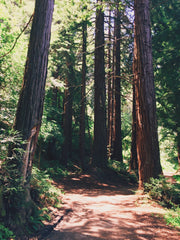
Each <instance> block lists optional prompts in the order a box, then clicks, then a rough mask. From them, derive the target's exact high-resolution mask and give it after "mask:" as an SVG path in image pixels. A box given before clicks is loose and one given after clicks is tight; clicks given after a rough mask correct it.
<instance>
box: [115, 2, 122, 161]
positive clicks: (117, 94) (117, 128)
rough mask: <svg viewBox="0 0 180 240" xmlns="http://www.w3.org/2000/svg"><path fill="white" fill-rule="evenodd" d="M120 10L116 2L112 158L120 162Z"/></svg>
mask: <svg viewBox="0 0 180 240" xmlns="http://www.w3.org/2000/svg"><path fill="white" fill-rule="evenodd" d="M120 17H121V16H120V11H119V4H117V9H116V17H115V63H114V64H115V77H114V78H115V79H114V81H115V93H114V94H115V101H114V108H115V136H114V137H115V138H114V144H113V159H115V160H117V161H120V162H122V161H123V157H122V136H121V78H120V60H121V59H120V38H121V29H120V25H121V23H120Z"/></svg>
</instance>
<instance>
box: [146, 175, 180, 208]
mask: <svg viewBox="0 0 180 240" xmlns="http://www.w3.org/2000/svg"><path fill="white" fill-rule="evenodd" d="M145 192H147V193H149V196H150V197H151V198H152V199H154V200H157V201H158V202H159V203H160V204H161V205H163V206H165V207H167V208H176V207H178V206H179V205H180V184H178V183H177V184H172V183H169V182H167V180H166V178H165V177H163V176H161V177H160V178H159V179H154V178H151V180H150V183H146V184H145Z"/></svg>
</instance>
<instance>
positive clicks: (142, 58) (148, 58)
mask: <svg viewBox="0 0 180 240" xmlns="http://www.w3.org/2000/svg"><path fill="white" fill-rule="evenodd" d="M134 3H135V5H134V8H135V40H134V81H135V93H136V95H135V99H136V131H137V132H136V144H137V157H138V166H139V188H143V184H144V183H145V182H148V181H149V179H150V178H151V177H158V175H159V174H161V173H162V169H161V165H160V155H159V143H158V134H157V119H156V99H155V88H154V76H153V64H152V44H151V29H150V9H149V0H135V2H134Z"/></svg>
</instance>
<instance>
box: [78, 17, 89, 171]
mask: <svg viewBox="0 0 180 240" xmlns="http://www.w3.org/2000/svg"><path fill="white" fill-rule="evenodd" d="M82 30H83V47H82V51H83V59H82V83H81V115H80V133H79V152H80V164H81V167H82V169H83V170H84V167H85V166H84V159H85V110H86V106H85V103H86V99H85V98H86V48H87V22H85V21H84V22H83V26H82Z"/></svg>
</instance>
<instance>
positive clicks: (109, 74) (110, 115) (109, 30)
mask: <svg viewBox="0 0 180 240" xmlns="http://www.w3.org/2000/svg"><path fill="white" fill-rule="evenodd" d="M107 68H108V74H107V78H108V129H107V139H108V157H109V158H110V157H111V150H112V111H113V110H112V69H111V6H109V26H108V63H107Z"/></svg>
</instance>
